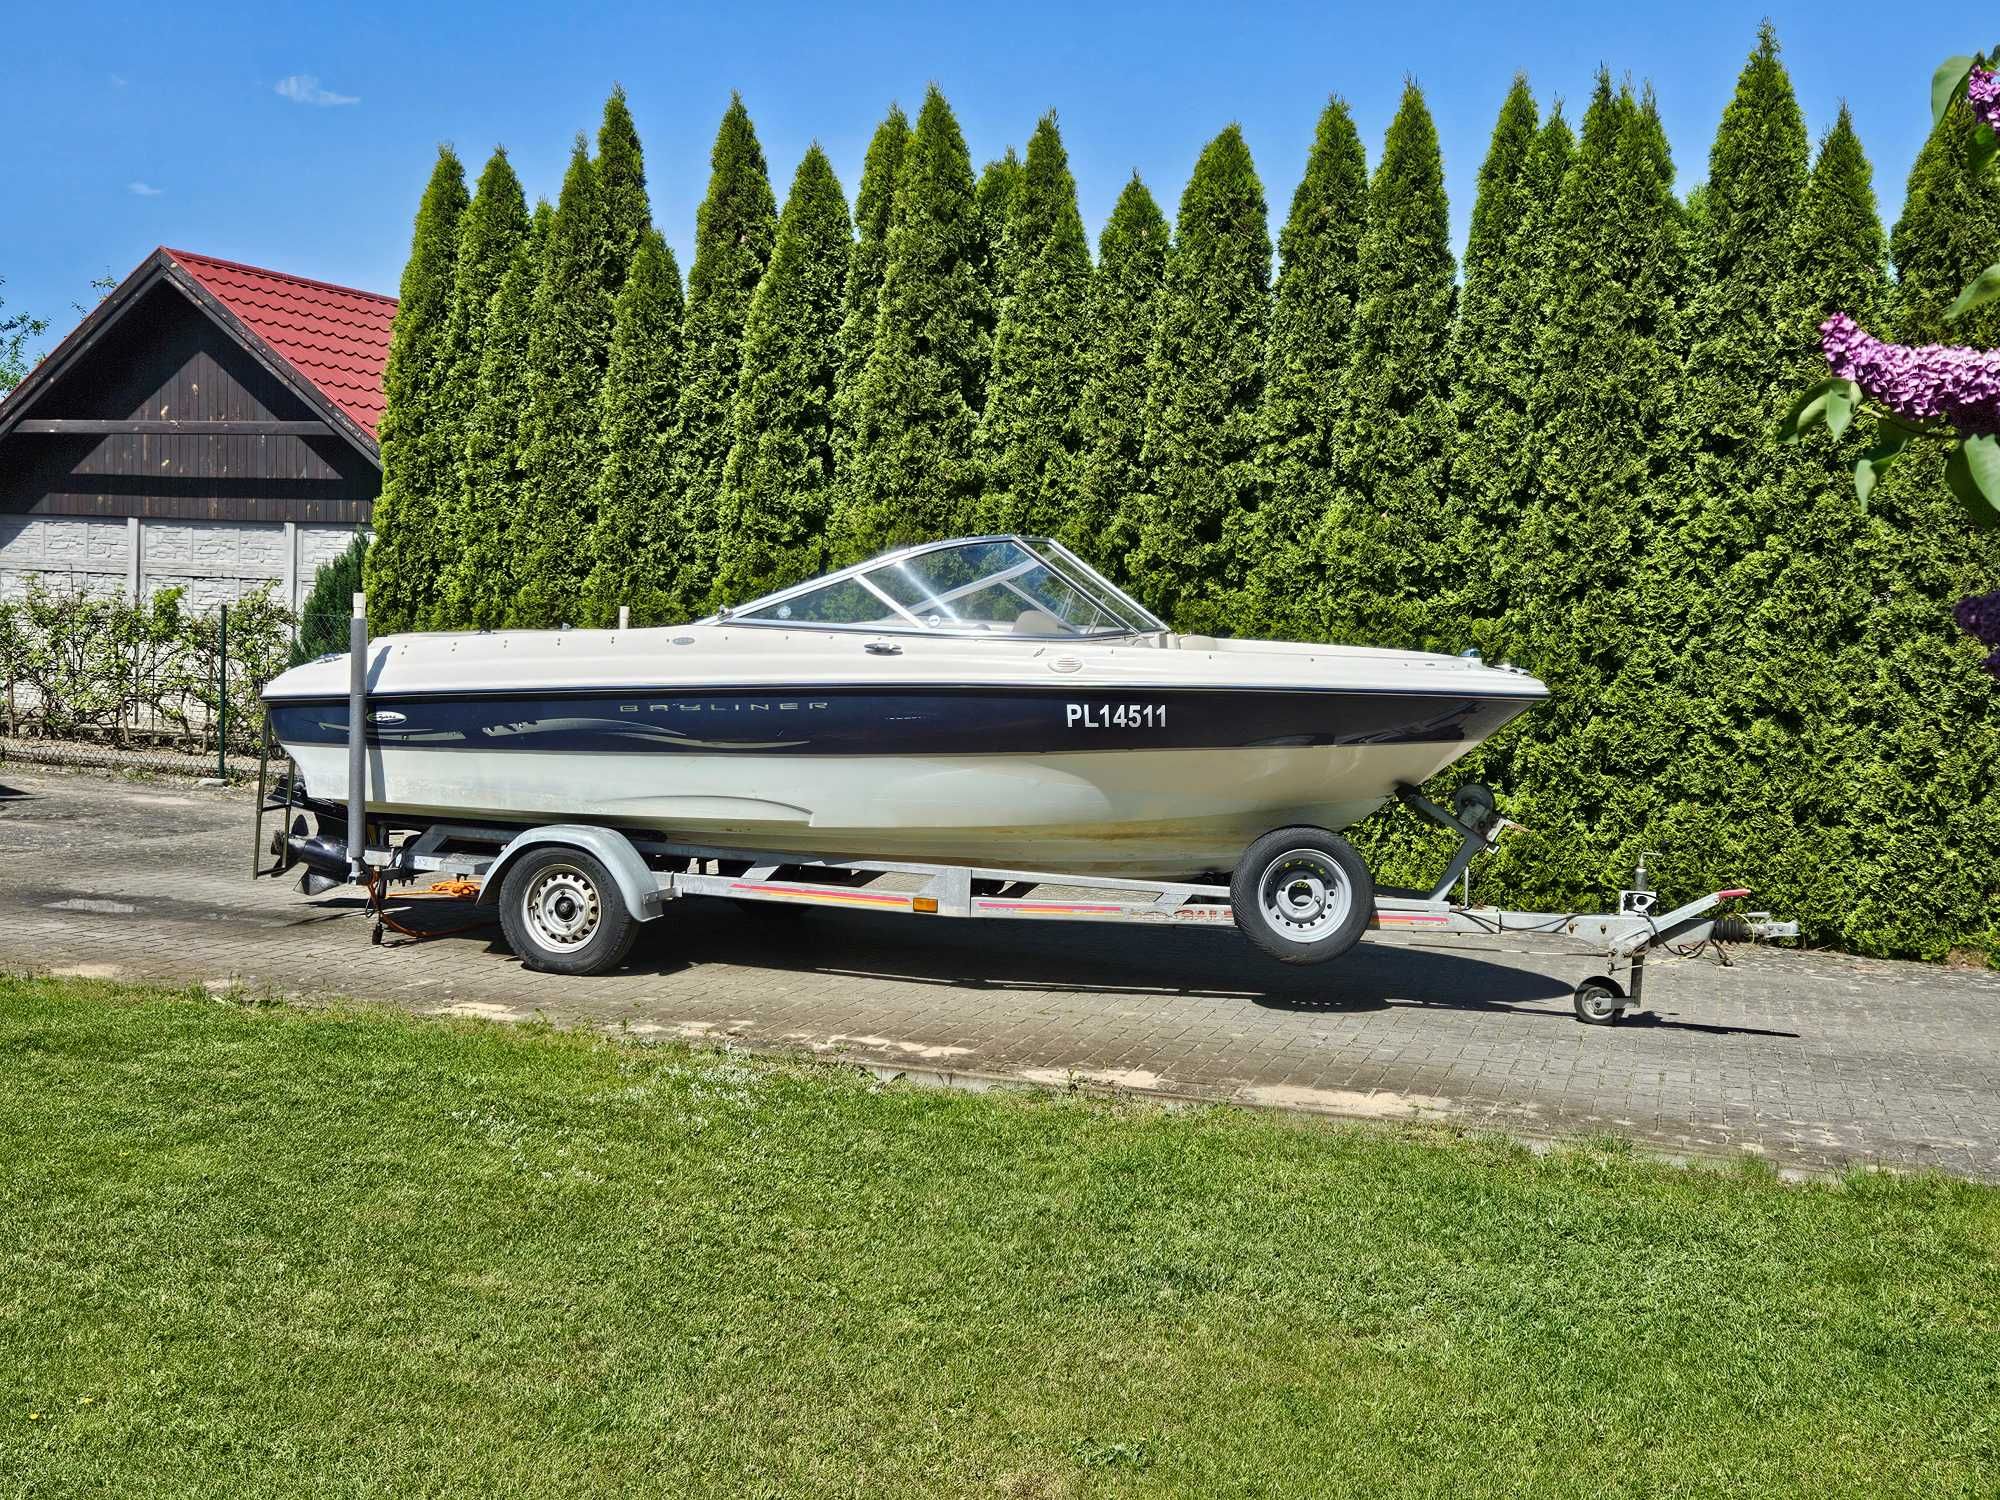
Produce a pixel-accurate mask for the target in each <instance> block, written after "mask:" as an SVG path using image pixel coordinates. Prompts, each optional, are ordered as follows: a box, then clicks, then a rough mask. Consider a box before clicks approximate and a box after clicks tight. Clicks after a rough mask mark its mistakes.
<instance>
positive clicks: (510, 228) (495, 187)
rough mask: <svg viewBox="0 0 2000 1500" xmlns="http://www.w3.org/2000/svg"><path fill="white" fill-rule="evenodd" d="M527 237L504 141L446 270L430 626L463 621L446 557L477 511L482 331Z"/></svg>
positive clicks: (454, 554) (453, 555)
mask: <svg viewBox="0 0 2000 1500" xmlns="http://www.w3.org/2000/svg"><path fill="white" fill-rule="evenodd" d="M527 237H528V200H527V197H526V195H525V194H524V193H523V192H522V191H521V179H520V178H518V177H516V176H515V175H514V168H513V166H512V164H511V163H509V162H508V160H507V152H506V149H505V148H504V147H500V148H496V149H495V150H494V152H493V155H492V156H490V157H489V158H487V161H486V166H485V168H484V169H483V170H482V171H481V172H480V174H479V182H478V185H477V187H475V189H474V190H473V194H472V202H471V203H470V204H468V205H467V207H466V210H465V213H464V214H463V215H462V216H461V217H460V219H459V226H458V262H457V265H456V267H455V269H454V271H453V274H452V288H451V312H450V314H449V316H448V317H447V318H446V320H445V339H444V344H445V347H444V351H443V353H442V354H441V356H440V358H441V360H442V361H443V364H444V367H445V369H446V371H447V373H446V375H445V386H444V393H443V394H444V401H443V402H442V403H441V405H442V408H443V410H444V412H446V413H448V417H447V418H446V421H445V425H444V432H443V434H442V436H443V439H444V441H445V442H446V443H447V444H448V445H449V450H450V453H451V458H452V469H453V473H454V476H455V478H456V481H457V483H456V488H455V489H454V488H453V486H452V483H451V481H450V480H449V479H441V480H440V482H441V483H442V484H443V485H444V486H445V488H444V489H443V490H442V491H441V492H440V493H439V494H438V495H436V496H435V497H433V498H432V500H431V502H430V504H429V505H428V506H427V509H428V510H429V512H430V517H429V522H428V524H429V525H430V527H431V528H432V529H433V531H434V532H435V535H436V560H435V563H434V566H435V568H436V571H437V587H436V589H435V591H434V592H433V594H432V596H431V600H430V603H429V606H428V608H427V609H426V611H425V613H424V617H423V619H422V620H421V621H419V622H418V623H420V624H422V625H423V626H425V627H426V628H428V629H432V630H451V629H455V628H457V626H459V625H460V624H461V623H462V621H461V620H460V619H459V617H458V615H457V613H456V612H455V610H454V608H453V601H452V599H451V594H450V589H449V578H450V574H451V568H452V564H453V563H454V562H455V561H456V560H457V558H458V557H459V556H460V554H461V553H463V552H464V551H465V549H466V547H467V546H468V545H469V544H470V542H471V538H469V537H467V536H466V534H465V530H464V528H465V525H466V523H467V522H468V520H469V519H470V518H471V517H472V516H473V515H474V514H476V513H477V512H478V511H479V505H478V503H477V501H476V499H475V498H474V497H473V496H472V495H470V494H469V493H468V491H467V486H468V484H469V483H470V476H469V474H468V472H467V468H466V448H467V445H468V444H469V443H470V442H471V440H472V424H473V420H474V408H475V406H476V404H477V393H478V390H479V366H480V361H481V360H482V359H483V358H484V357H485V353H486V334H487V329H488V326H489V324H490V322H491V320H492V315H493V299H494V294H495V293H496V292H498V291H499V290H500V280H501V278H502V277H503V276H505V275H506V274H507V267H508V266H509V265H511V264H512V263H513V260H514V255H515V252H516V251H517V250H519V249H520V247H521V246H522V245H523V244H524V243H525V242H526V240H527Z"/></svg>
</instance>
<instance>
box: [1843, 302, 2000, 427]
mask: <svg viewBox="0 0 2000 1500" xmlns="http://www.w3.org/2000/svg"><path fill="white" fill-rule="evenodd" d="M1819 335H1820V338H1819V343H1820V348H1821V350H1822V351H1824V352H1825V354H1826V362H1827V364H1828V365H1829V366H1830V367H1831V368H1832V370H1833V373H1834V374H1835V375H1836V376H1837V377H1839V378H1840V379H1842V380H1851V381H1853V382H1854V383H1855V384H1856V385H1858V386H1860V387H1861V389H1862V391H1863V392H1864V393H1866V394H1867V395H1868V396H1869V397H1870V398H1871V399H1873V400H1875V401H1878V402H1880V403H1881V404H1882V405H1883V406H1885V407H1887V408H1888V409H1889V410H1890V411H1892V412H1894V413H1895V414H1896V415H1897V416H1900V417H1906V418H1908V419H1909V420H1910V421H1913V422H1929V421H1934V420H1936V419H1938V418H1940V417H1942V418H1943V419H1944V420H1945V421H1947V422H1949V423H1950V424H1951V425H1952V426H1953V427H1955V428H1957V429H1958V431H1959V432H1960V433H1961V434H1963V435H1965V436H1967V437H1971V436H1975V435H1977V434H1980V433H2000V350H1988V349H1962V348H1956V347H1954V346H1952V345H1949V344H1924V345H1921V346H1920V347H1917V348H1914V349H1913V348H1909V347H1907V346H1905V345H1902V344H1885V343H1883V342H1882V341H1881V340H1880V339H1878V338H1875V337H1873V336H1872V335H1870V334H1868V333H1866V332H1864V331H1863V330H1862V328H1861V326H1860V325H1859V324H1858V323H1856V322H1855V321H1854V319H1852V318H1850V317H1848V316H1847V314H1846V313H1835V314H1834V315H1833V316H1832V317H1830V318H1828V319H1827V320H1826V321H1825V322H1824V323H1822V324H1820V325H1819Z"/></svg>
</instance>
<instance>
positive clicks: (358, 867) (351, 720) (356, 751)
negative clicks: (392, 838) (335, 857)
mask: <svg viewBox="0 0 2000 1500" xmlns="http://www.w3.org/2000/svg"><path fill="white" fill-rule="evenodd" d="M347 660H348V671H347V875H348V878H349V879H350V880H352V881H354V882H355V884H357V885H359V884H362V883H364V882H365V881H366V880H367V879H368V720H367V713H368V596H367V595H366V594H356V595H355V596H354V615H353V618H351V619H350V620H349V621H348V622H347Z"/></svg>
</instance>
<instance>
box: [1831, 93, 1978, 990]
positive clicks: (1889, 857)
mask: <svg viewBox="0 0 2000 1500" xmlns="http://www.w3.org/2000/svg"><path fill="white" fill-rule="evenodd" d="M1970 138H1971V122H1970V120H1969V118H1968V112H1967V107H1966V104H1965V100H1964V99H1963V97H1960V98H1959V99H1957V100H1955V101H1954V102H1953V104H1952V106H1951V108H1950V109H1948V110H1947V111H1946V112H1945V115H1944V118H1943V120H1941V121H1940V122H1939V124H1938V126H1937V128H1936V129H1934V130H1933V131H1932V132H1931V136H1930V139H1929V140H1928V141H1927V142H1926V143H1925V144H1924V147H1923V150H1922V151H1920V152H1919V153H1918V155H1917V160H1916V164H1915V165H1914V166H1913V167H1912V168H1911V169H1910V178H1909V187H1908V191H1907V193H1906V194H1905V196H1904V199H1903V212H1902V216H1901V218H1900V219H1898V220H1897V223H1896V228H1895V232H1894V234H1893V236H1892V237H1891V240H1890V251H1891V255H1892V257H1893V259H1894V261H1895V264H1896V285H1895V291H1894V294H1893V298H1892V305H1893V311H1892V313H1891V322H1892V323H1893V326H1894V330H1895V334H1896V336H1897V338H1898V339H1899V340H1900V341H1901V342H1904V343H1912V344H1914V343H1923V342H1932V341H1940V342H1949V343H1954V344H1973V345H1978V346H1979V347H1982V348H1991V347H1993V346H1995V345H2000V305H1995V304H1991V303H1989V304H1988V305H1987V306H1986V307H1983V308H1980V309H1978V310H1976V311H1975V312H1973V313H1971V314H1969V315H1968V316H1966V317H1964V318H1961V319H1960V320H1959V321H1957V322H1955V323H1947V322H1945V321H1944V316H1943V310H1944V309H1945V308H1946V307H1948V306H1949V305H1950V304H1951V301H1952V299H1953V298H1955V297H1956V296H1957V295H1958V292H1959V290H1960V289H1961V288H1963V287H1964V286H1965V284H1966V283H1967V282H1968V281H1970V280H1971V279H1972V278H1973V277H1974V276H1976V275H1977V274H1978V273H1979V272H1980V271H1981V270H1983V269H1984V268H1985V267H1986V266H1988V265H1990V264H1991V263H1992V261H1993V258H1994V247H1995V246H1996V245H2000V192H1996V191H1995V190H1994V188H1993V186H1992V184H1991V181H1990V179H1989V180H1984V181H1982V180H1980V179H1979V178H1977V177H1975V176H1974V174H1973V172H1972V170H1971V166H1970V163H1969V161H1968V159H1967V154H1966V147H1967V144H1968V142H1969V140H1970ZM1857 316H1858V314H1857ZM1869 510H1870V513H1871V523H1872V524H1871V526H1870V529H1869V532H1868V539H1867V542H1866V547H1865V552H1866V556H1867V558H1868V560H1869V562H1870V563H1871V564H1872V566H1871V568H1870V570H1869V594H1870V604H1871V608H1870V611H1869V616H1868V619H1867V622H1866V625H1865V634H1864V646H1863V651H1864V654H1867V655H1870V656H1872V658H1873V661H1874V663H1875V667H1876V674H1875V676H1874V678H1873V680H1872V681H1871V682H1870V683H1869V689H1870V691H1869V692H1868V693H1867V694H1866V701H1867V704H1868V706H1869V708H1870V709H1871V710H1872V718H1871V719H1870V720H1868V721H1866V723H1865V727H1864V731H1863V732H1864V733H1868V734H1869V735H1870V738H1869V741H1868V743H1869V745H1870V749H1871V752H1872V753H1871V755H1870V763H1869V765H1868V766H1867V767H1866V769H1865V772H1864V774H1863V775H1862V777H1861V779H1860V782H1859V784H1858V785H1857V786H1855V787H1854V788H1853V791H1852V796H1853V813H1852V817H1853V821H1854V825H1855V827H1856V828H1858V829H1859V830H1862V835H1863V845H1862V850H1861V853H1860V857H1859V858H1858V859H1857V862H1856V865H1855V883H1854V888H1853V891H1852V893H1851V895H1850V897H1849V904H1848V911H1847V926H1846V932H1845V936H1846V939H1847V941H1848V942H1849V943H1850V944H1851V945H1853V946H1854V947H1856V948H1859V949H1860V950H1861V951H1863V952H1872V953H1891V954H1915V955H1917V956H1920V957H1926V958H1937V957H1942V956H1943V955H1944V954H1945V953H1946V952H1947V951H1949V950H1950V949H1951V948H1953V947H1960V946H1963V947H1968V948H1984V949H1985V950H1987V951H1988V952H1989V953H1990V952H1993V951H1995V950H1996V949H2000V875H1996V870H2000V866H1996V863H1995V861H1994V858H1993V851H1994V850H1995V849H1996V848H2000V782H1996V780H1995V778H1994V775H1993V768H1994V766H1995V765H2000V696H1996V694H1995V692H1994V688H1993V681H1992V679H1991V678H1989V677H1987V676H1986V675H1985V674H1984V673H1982V672H1981V671H1980V670H1979V668H1978V663H1979V659H1980V656H1981V648H1980V647H1979V646H1978V645H1976V644H1975V643H1973V642H1972V641H1971V640H1970V639H1968V638H1967V637H1966V636H1964V635H1963V634H1961V633H1960V632H1959V630H1958V629H1957V627H1956V625H1955V624H1954V622H1953V620H1952V618H1951V606H1952V604H1953V603H1954V602H1956V601H1957V599H1958V598H1959V597H1960V596H1962V595H1964V594H1969V593H1984V592H1985V591H1987V590H1988V589H1990V588H1992V587H1993V583H1994V579H1995V578H1996V577H2000V542H1996V541H1995V539H1994V538H1993V537H1992V536H1991V535H1989V534H1987V533H1979V532H1974V531H1972V530H1971V528H1969V527H1968V526H1967V525H1966V523H1965V519H1964V512H1963V510H1962V509H1961V508H1960V507H1959V505H1958V503H1957V501H1955V500H1954V499H1953V498H1952V496H1951V493H1950V491H1949V489H1948V488H1947V487H1946V485H1945V483H1944V478H1943V462H1942V457H1941V454H1940V453H1939V451H1938V449H1937V447H1936V446H1935V445H1920V446H1919V447H1916V448H1913V449H1912V450H1911V451H1910V452H1909V453H1907V454H1906V455H1905V456H1904V457H1903V458H1902V459H1901V460H1900V461H1899V462H1898V463H1897V465H1896V467H1895V468H1893V469H1891V470H1890V471H1889V474H1888V476H1887V477H1886V478H1885V479H1884V481H1883V482H1882V484H1881V486H1880V487H1879V488H1878V489H1877V490H1876V491H1875V493H1874V495H1873V496H1871V497H1870V501H1869Z"/></svg>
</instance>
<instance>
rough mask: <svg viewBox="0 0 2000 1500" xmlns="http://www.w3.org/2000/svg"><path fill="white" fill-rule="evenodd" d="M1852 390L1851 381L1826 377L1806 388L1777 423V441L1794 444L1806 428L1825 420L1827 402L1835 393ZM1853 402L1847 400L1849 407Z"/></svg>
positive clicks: (1852, 398) (1852, 384) (1857, 393)
mask: <svg viewBox="0 0 2000 1500" xmlns="http://www.w3.org/2000/svg"><path fill="white" fill-rule="evenodd" d="M1853 389H1854V383H1853V382H1852V381H1849V380H1839V379H1836V378H1834V377H1832V376H1828V377H1827V378H1826V379H1825V380H1822V381H1820V382H1819V383H1818V384H1817V385H1812V386H1808V387H1807V388H1806V389H1805V390H1803V391H1801V392H1800V393H1799V396H1798V399H1797V400H1795V401H1794V402H1792V406H1791V410H1789V411H1787V412H1786V413H1785V415H1784V418H1783V419H1782V420H1781V421H1780V422H1779V423H1778V437H1779V440H1780V441H1782V442H1787V443H1790V442H1796V441H1797V440H1798V438H1799V435H1800V434H1801V433H1803V432H1804V431H1805V430H1806V429H1807V428H1808V427H1810V426H1812V425H1813V424H1814V423H1815V422H1819V421H1823V420H1825V418H1826V416H1827V409H1826V408H1827V401H1828V399H1829V398H1830V397H1832V396H1833V395H1834V393H1835V392H1843V393H1844V392H1846V391H1849V390H1853ZM1858 395H1859V392H1858V391H1856V396H1858ZM1853 400H1854V397H1850V398H1849V404H1850V405H1852V403H1853ZM1842 425H1845V423H1844V422H1843V424H1842Z"/></svg>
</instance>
